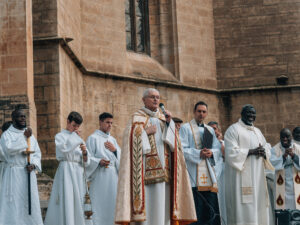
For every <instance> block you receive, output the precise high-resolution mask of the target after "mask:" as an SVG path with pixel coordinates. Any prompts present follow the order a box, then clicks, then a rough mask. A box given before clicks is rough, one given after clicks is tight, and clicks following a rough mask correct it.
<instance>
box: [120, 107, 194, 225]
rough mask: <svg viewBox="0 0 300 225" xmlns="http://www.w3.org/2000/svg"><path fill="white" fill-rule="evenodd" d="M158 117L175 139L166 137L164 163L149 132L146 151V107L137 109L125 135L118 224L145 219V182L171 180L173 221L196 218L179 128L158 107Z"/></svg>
mask: <svg viewBox="0 0 300 225" xmlns="http://www.w3.org/2000/svg"><path fill="white" fill-rule="evenodd" d="M155 117H156V118H157V119H159V120H160V127H161V129H162V133H163V136H164V135H165V134H166V135H168V134H167V133H168V132H172V133H173V135H174V136H175V138H174V143H168V144H167V142H168V141H166V140H164V142H165V143H164V160H165V163H162V162H161V160H160V158H159V156H158V152H157V146H156V140H155V136H154V135H148V137H147V138H148V140H149V143H150V147H151V150H150V151H149V152H147V153H144V152H143V135H145V134H146V132H145V128H147V127H149V126H151V122H150V116H149V115H148V114H147V113H146V112H145V111H144V110H143V109H141V110H138V111H137V112H136V113H134V115H133V117H132V120H131V121H130V122H129V124H128V126H127V129H126V130H125V133H124V138H123V149H122V156H121V162H120V170H119V183H118V196H117V203H116V205H117V206H116V216H115V222H116V223H117V224H123V225H125V224H126V225H127V224H129V223H130V222H141V221H146V209H145V205H146V202H145V185H148V184H154V183H160V182H169V183H170V187H171V188H170V195H171V196H170V199H171V206H170V208H171V215H170V218H171V224H176V225H183V224H189V223H191V222H193V221H196V220H197V217H196V213H195V207H194V202H193V196H192V192H191V187H190V182H189V178H188V174H187V170H186V165H185V161H184V156H183V152H182V150H181V145H180V141H179V138H178V135H177V133H176V132H177V131H176V129H174V130H173V129H172V130H171V128H170V126H169V127H167V125H166V123H165V121H166V120H165V116H164V115H163V114H162V113H160V112H159V111H157V112H156V113H155ZM174 128H175V127H174ZM169 135H170V134H169ZM162 138H163V137H162ZM170 144H171V146H170ZM144 162H145V163H144ZM163 164H164V167H163V166H162V165H163Z"/></svg>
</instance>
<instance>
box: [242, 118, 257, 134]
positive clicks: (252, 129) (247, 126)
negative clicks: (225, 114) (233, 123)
mask: <svg viewBox="0 0 300 225" xmlns="http://www.w3.org/2000/svg"><path fill="white" fill-rule="evenodd" d="M238 123H239V124H240V125H241V126H242V127H244V128H246V129H247V130H251V131H254V128H255V127H254V126H253V125H251V126H249V125H247V124H245V123H244V122H243V121H242V119H239V122H238Z"/></svg>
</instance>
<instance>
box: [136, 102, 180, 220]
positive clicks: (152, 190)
mask: <svg viewBox="0 0 300 225" xmlns="http://www.w3.org/2000/svg"><path fill="white" fill-rule="evenodd" d="M143 110H144V111H145V112H146V113H147V114H148V115H149V116H150V123H151V124H152V125H155V126H156V128H157V129H156V133H155V143H156V147H157V152H158V156H159V159H160V162H161V164H162V167H163V168H164V167H165V159H164V157H165V153H164V149H165V148H164V140H166V134H167V132H166V131H167V129H168V127H166V128H165V129H164V130H162V128H161V121H160V120H159V119H158V118H156V117H155V113H154V112H152V111H150V110H148V109H146V108H143ZM171 126H172V127H171ZM169 129H173V130H175V124H174V122H172V124H170V127H169ZM163 131H164V135H163ZM143 134H144V135H142V143H143V153H144V156H145V154H147V153H150V151H151V146H150V142H149V139H148V136H147V134H146V132H145V131H144V132H143ZM168 138H169V140H168V143H174V142H175V141H174V139H172V138H174V135H170V136H169V137H168ZM172 148H173V146H172ZM144 165H145V157H144ZM145 203H146V215H147V218H146V221H145V222H142V223H135V224H136V225H137V224H139V225H152V224H156V225H170V185H169V184H168V183H166V182H161V183H156V184H148V185H145ZM133 224H134V223H133Z"/></svg>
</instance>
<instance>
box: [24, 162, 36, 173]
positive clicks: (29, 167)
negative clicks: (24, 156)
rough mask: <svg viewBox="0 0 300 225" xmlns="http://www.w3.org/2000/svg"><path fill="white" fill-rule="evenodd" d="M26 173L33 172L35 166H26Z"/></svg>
mask: <svg viewBox="0 0 300 225" xmlns="http://www.w3.org/2000/svg"><path fill="white" fill-rule="evenodd" d="M26 169H27V172H28V173H31V171H33V170H34V169H35V165H33V164H29V165H27V166H26Z"/></svg>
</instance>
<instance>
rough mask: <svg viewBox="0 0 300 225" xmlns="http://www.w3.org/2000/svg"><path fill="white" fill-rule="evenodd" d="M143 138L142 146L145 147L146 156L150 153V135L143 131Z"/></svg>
mask: <svg viewBox="0 0 300 225" xmlns="http://www.w3.org/2000/svg"><path fill="white" fill-rule="evenodd" d="M141 138H142V145H143V154H144V155H145V154H148V153H150V152H151V145H150V142H149V138H148V135H147V133H146V131H145V130H143V132H142V135H141Z"/></svg>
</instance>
